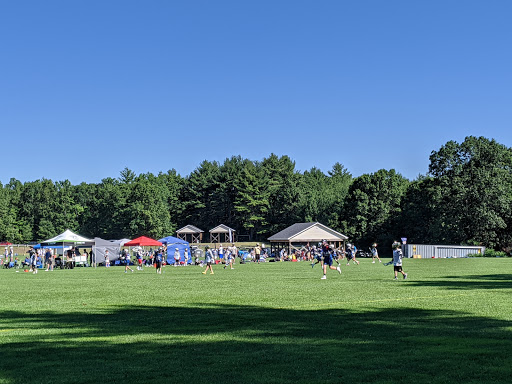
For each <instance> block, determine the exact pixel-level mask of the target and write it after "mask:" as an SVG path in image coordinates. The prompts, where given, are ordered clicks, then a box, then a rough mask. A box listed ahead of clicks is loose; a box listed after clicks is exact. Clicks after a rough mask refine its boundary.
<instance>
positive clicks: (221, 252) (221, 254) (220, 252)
mask: <svg viewBox="0 0 512 384" xmlns="http://www.w3.org/2000/svg"><path fill="white" fill-rule="evenodd" d="M218 260H220V261H219V263H222V262H223V261H224V262H226V260H224V248H223V247H222V244H220V245H219V254H218Z"/></svg>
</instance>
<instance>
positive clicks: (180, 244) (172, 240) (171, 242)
mask: <svg viewBox="0 0 512 384" xmlns="http://www.w3.org/2000/svg"><path fill="white" fill-rule="evenodd" d="M158 241H160V242H161V243H163V244H166V245H167V264H174V252H175V251H176V248H178V251H179V252H180V261H181V262H183V263H187V264H190V263H192V254H191V252H190V244H189V243H188V241H185V240H182V239H178V238H177V237H172V236H167V237H164V238H163V239H160V240H158ZM185 249H188V260H185Z"/></svg>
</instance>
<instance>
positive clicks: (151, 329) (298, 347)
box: [0, 305, 512, 384]
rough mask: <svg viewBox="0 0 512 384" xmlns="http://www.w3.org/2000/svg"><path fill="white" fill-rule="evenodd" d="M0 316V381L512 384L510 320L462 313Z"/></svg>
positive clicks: (200, 311)
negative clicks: (0, 353) (0, 331)
mask: <svg viewBox="0 0 512 384" xmlns="http://www.w3.org/2000/svg"><path fill="white" fill-rule="evenodd" d="M0 316H1V318H0V329H1V330H2V331H4V332H3V333H0V340H1V341H0V346H1V351H2V352H3V353H2V356H1V362H0V383H107V382H110V383H113V382H119V383H125V384H126V383H164V382H165V383H223V384H226V383H340V382H345V383H359V382H373V383H375V382H379V383H406V382H407V383H411V382H412V383H427V382H428V383H457V382H460V383H482V382H494V383H509V382H510V378H511V377H512V368H511V367H512V364H511V363H512V361H511V351H512V341H511V340H512V332H511V327H512V322H507V321H499V320H494V319H490V318H484V317H475V316H469V315H465V314H462V313H459V312H450V311H426V310H418V309H403V308H402V309H396V310H395V309H394V310H389V309H385V310H375V311H369V312H349V311H345V310H338V309H337V310H317V311H304V310H287V309H269V308H262V307H251V306H226V305H219V306H208V307H201V306H197V307H193V308H190V307H187V308H179V307H128V308H126V307H120V308H115V309H113V310H110V311H109V312H105V313H103V314H88V313H83V312H79V313H66V314H62V313H38V314H33V315H32V314H27V313H23V312H17V311H10V312H2V313H0ZM32 330H33V331H32ZM31 332H32V333H31Z"/></svg>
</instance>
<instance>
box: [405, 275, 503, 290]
mask: <svg viewBox="0 0 512 384" xmlns="http://www.w3.org/2000/svg"><path fill="white" fill-rule="evenodd" d="M468 280H469V281H468ZM410 284H411V285H421V286H432V287H444V288H448V289H512V274H510V273H505V274H493V275H468V276H463V277H461V276H444V277H441V278H438V279H434V280H432V279H429V280H428V281H414V280H412V281H411V282H410Z"/></svg>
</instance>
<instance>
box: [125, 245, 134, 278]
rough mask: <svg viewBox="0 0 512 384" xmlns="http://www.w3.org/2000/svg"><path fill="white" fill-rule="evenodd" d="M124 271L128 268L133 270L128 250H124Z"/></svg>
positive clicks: (126, 271)
mask: <svg viewBox="0 0 512 384" xmlns="http://www.w3.org/2000/svg"><path fill="white" fill-rule="evenodd" d="M123 252H124V262H125V264H124V273H128V270H130V271H132V272H133V269H131V268H130V252H128V250H126V249H125V250H124V251H123Z"/></svg>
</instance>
